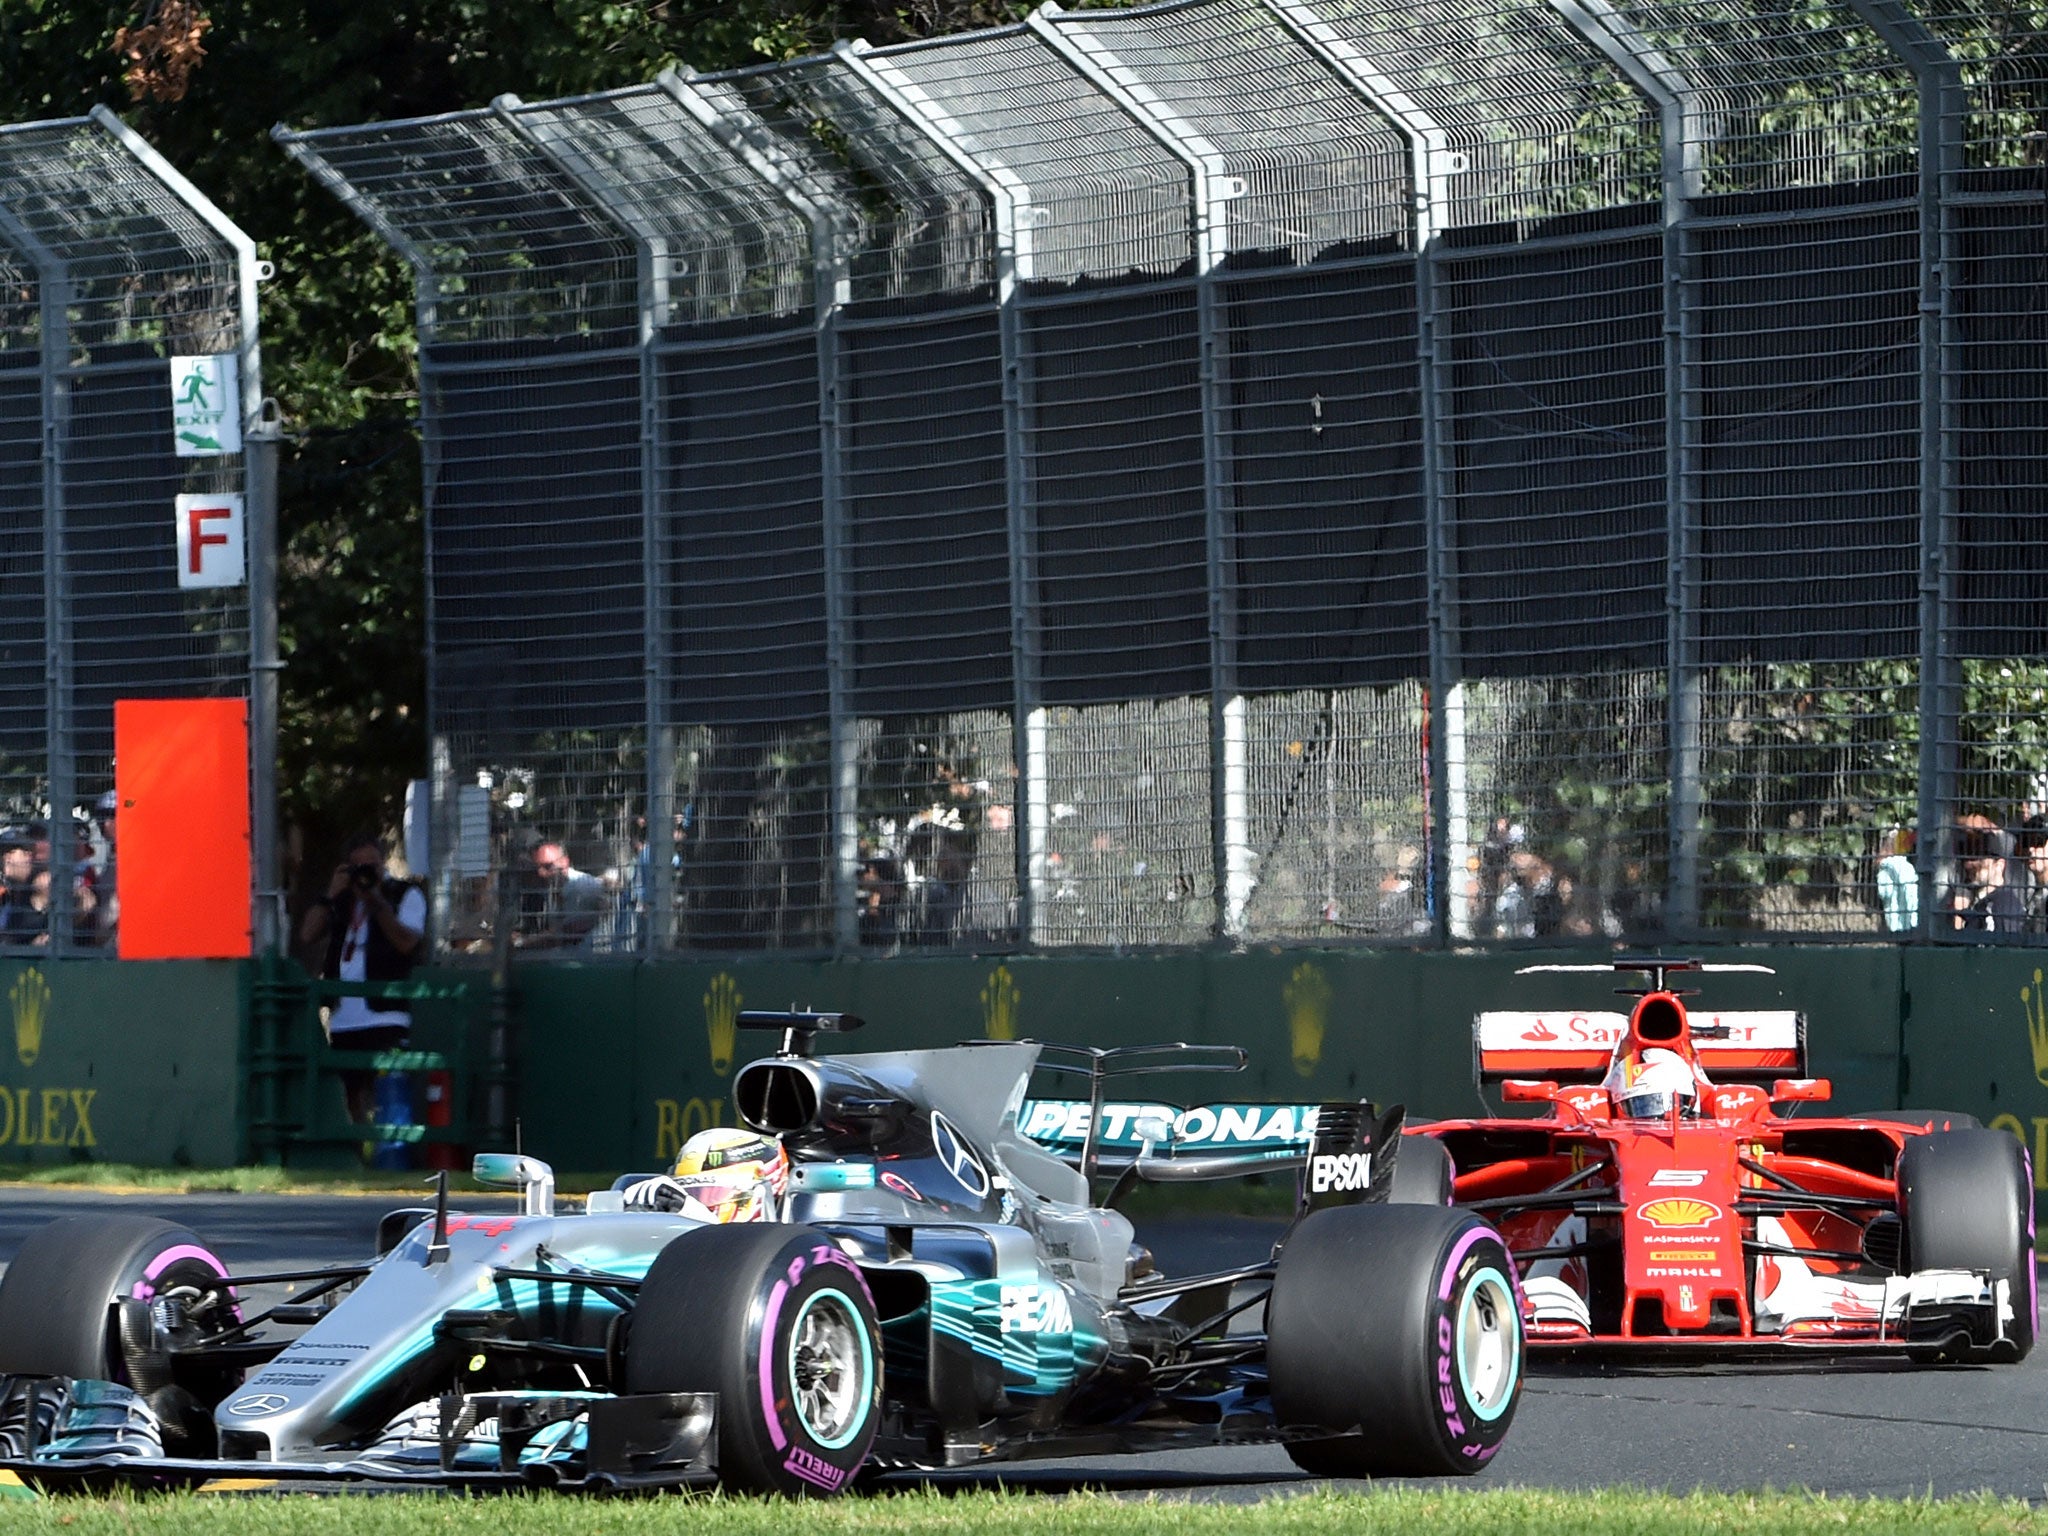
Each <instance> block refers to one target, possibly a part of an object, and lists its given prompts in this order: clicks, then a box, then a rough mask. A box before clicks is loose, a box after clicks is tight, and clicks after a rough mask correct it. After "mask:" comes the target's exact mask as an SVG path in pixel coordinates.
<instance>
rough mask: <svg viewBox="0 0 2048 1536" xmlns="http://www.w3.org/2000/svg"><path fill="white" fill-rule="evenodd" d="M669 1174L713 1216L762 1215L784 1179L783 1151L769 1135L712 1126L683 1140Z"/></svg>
mask: <svg viewBox="0 0 2048 1536" xmlns="http://www.w3.org/2000/svg"><path fill="white" fill-rule="evenodd" d="M671 1177H673V1178H674V1179H675V1181H676V1183H677V1184H679V1185H681V1186H682V1188H683V1192H684V1193H685V1194H687V1195H688V1196H689V1197H690V1198H691V1199H692V1200H694V1201H696V1202H697V1203H698V1204H699V1205H701V1206H703V1207H704V1208H705V1209H706V1210H707V1211H709V1212H710V1213H711V1215H712V1218H713V1219H714V1220H716V1221H768V1220H771V1219H772V1218H773V1217H774V1215H775V1202H776V1201H777V1200H778V1199H780V1198H781V1195H782V1192H783V1190H784V1189H785V1188H786V1187H787V1186H788V1183H789V1154H788V1153H787V1152H785V1151H783V1150H782V1143H781V1142H779V1141H777V1140H776V1139H775V1138H774V1137H772V1136H759V1135H756V1134H755V1133H754V1132H752V1131H743V1130H738V1129H736V1128H734V1127H732V1126H713V1127H712V1128H711V1129H710V1130H708V1131H699V1132H698V1133H697V1134H696V1135H694V1136H692V1137H691V1138H690V1139H689V1140H688V1141H686V1142H684V1143H683V1149H682V1151H681V1152H679V1153H677V1154H676V1166H675V1170H674V1172H673V1174H672V1175H671Z"/></svg>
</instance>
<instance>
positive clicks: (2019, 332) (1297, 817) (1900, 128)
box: [278, 0, 2048, 956]
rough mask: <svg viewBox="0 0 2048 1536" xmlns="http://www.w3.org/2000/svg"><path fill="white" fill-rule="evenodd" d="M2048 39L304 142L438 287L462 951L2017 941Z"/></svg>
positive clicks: (437, 604)
mask: <svg viewBox="0 0 2048 1536" xmlns="http://www.w3.org/2000/svg"><path fill="white" fill-rule="evenodd" d="M2044 21H2048V17H2044V14H2043V13H2042V11H2041V10H2040V8H2039V6H2038V5H2030V4H2021V3H2015V0H1996V3H1993V4H1991V5H1988V6H1987V5H1980V4H1971V5H1967V6H1966V5H1963V4H1961V3H1960V0H1840V3H1828V0H1815V3H1811V4H1805V5H1802V6H1801V7H1799V8H1797V9H1796V10H1795V11H1789V12H1788V11H1784V10H1782V9H1780V10H1770V9H1768V8H1761V7H1755V6H1752V5H1748V4H1736V3H1730V0H1662V3H1654V0H1629V3H1616V0H1551V3H1549V4H1539V3H1514V4H1503V3H1500V0H1401V3H1398V4H1397V3H1395V0H1191V3H1178V4H1166V5H1154V6H1148V7H1144V8H1127V9H1112V8H1102V9H1089V10H1082V11H1073V12H1068V11H1064V10H1062V9H1060V8H1059V7H1058V6H1056V5H1047V6H1045V7H1043V8H1041V9H1040V10H1039V11H1038V12H1037V13H1035V14H1034V15H1033V16H1031V18H1030V19H1029V20H1028V22H1026V23H1024V24H1022V25H1018V26H1014V27H1009V28H1004V29H999V30H994V31H986V32H979V33H973V34H967V35H962V36H958V37H951V38H946V39H942V40H938V41H933V42H928V43H920V44H915V45H908V46H903V47H894V48H884V49H873V48H869V47H867V46H865V45H862V44H857V43H855V44H846V45H842V46H840V47H838V48H836V49H835V50H833V51H832V52H831V53H829V54H827V55H824V56H821V57H816V58H808V59H802V60H797V61H795V62H792V63H788V64H783V65H776V66H771V67H764V68H759V69H753V70H746V71H737V72H728V73H724V74H711V75H702V74H694V73H689V72H672V73H670V74H667V75H664V76H663V77H662V78H661V79H660V80H658V81H656V82H654V83H652V84H650V85H646V86H639V87H634V88H631V89H628V90H623V91H617V92H612V93H608V94H605V95H601V96H594V97H589V98H583V99H578V100H571V101H558V102H548V103H541V104H529V103H524V102H521V101H519V100H517V99H515V98H510V97H507V98H503V99H500V100H499V101H497V102H495V103H493V104H492V106H491V107H490V108H488V109H486V110H481V111H474V112H465V113H460V114H455V115H453V116H448V117H442V118H436V119H431V120H420V121H411V122H393V123H379V124H371V125H366V126H363V127H359V128H345V129H334V130H325V131H319V132H307V133H294V132H289V131H286V130H283V129H280V130H279V132H278V137H279V139H280V140H281V142H282V143H283V144H284V145H285V146H286V148H287V149H288V150H289V151H290V152H291V153H292V154H293V155H295V156H296V157H297V158H298V159H299V160H301V161H302V162H303V163H304V164H305V165H306V166H307V167H308V168H309V169H310V170H311V171H312V172H313V174H315V175H316V176H318V177H319V178H320V179H321V180H322V181H323V182H324V183H325V184H327V185H328V186H329V187H330V188H332V189H333V190H334V191H335V192H336V193H337V194H338V195H340V196H341V197H342V198H344V199H345V200H346V201H347V202H348V203H349V204H350V205H351V206H352V207H353V208H354V209H355V210H356V211H357V212H358V213H359V214H360V215H361V216H362V217H363V218H364V219H365V220H367V221H368V222H369V223H370V224H371V225H372V226H373V227H374V228H376V229H377V230H378V231H379V232H380V233H381V234H382V236H383V237H384V238H385V239H386V240H388V241H389V242H390V244H391V245H392V246H393V248H394V249H396V250H397V251H399V252H400V253H401V254H402V255H403V256H404V257H405V258H406V259H407V260H408V261H409V262H410V263H411V265H412V267H413V269H414V271H415V272H416V273H417V276H418V282H419V317H420V337H421V351H420V368H421V390H422V401H421V425H422V430H423V432H424V434H425V438H426V444H427V449H428V454H427V462H428V466H429V468H428V476H429V479H428V517H429V522H430V530H429V545H430V557H431V560H432V572H431V577H432V580H431V599H432V604H433V611H432V615H431V625H430V644H431V646H432V653H431V657H430V661H431V684H430V686H431V694H432V697H431V701H430V707H431V714H432V732H433V739H434V743H435V754H436V756H435V807H436V809H435V826H436V831H437V842H436V849H437V853H436V870H437V875H438V877H439V882H438V900H439V908H440V913H441V916H442V919H443V927H442V933H443V936H444V938H445V939H446V941H447V942H448V943H449V944H450V945H451V946H452V947H453V948H455V949H457V950H463V949H473V948H489V947H491V946H493V945H494V944H508V943H515V942H516V943H519V944H522V945H525V946H530V947H531V948H532V949H533V950H534V951H535V952H536V953H555V954H565V955H579V956H580V955H588V954H593V953H613V954H652V953H660V952H663V951H669V950H683V951H697V952H724V951H731V950H740V949H749V948H766V949H778V950H811V951H823V950H839V951H842V952H855V951H866V952H879V951H884V950H893V949H897V948H903V949H918V948H933V947H951V948H964V947H981V948H1004V947H1013V946H1014V947H1021V948H1030V947H1047V948H1051V947H1062V946H1100V947H1111V948H1121V947H1133V946H1154V945H1187V944H1196V943H1202V942H1206V941H1211V940H1215V939H1222V940H1227V941H1234V942H1245V943H1252V942H1259V943H1263V942H1327V941H1330V940H1333V939H1358V940H1379V941H1392V942H1408V943H1427V942H1446V941H1451V940H1464V939H1482V940H1484V939H1498V940H1511V939H1516V938H1530V939H1538V938H1541V939H1556V938H1571V937H1579V938H1585V939H1588V940H1617V939H1641V940H1646V941H1647V940H1651V939H1655V938H1661V937H1670V938H1677V939H1684V938H1688V937H1714V936H1723V937H1734V936H1739V935H1745V934H1788V933H1796V934H1802V935H1812V936H1816V937H1844V938H1848V937H1859V936H1860V937H1874V936H1879V935H1887V934H1889V935H1893V936H1898V937H1904V936H1909V935H1917V936H1919V937H1921V938H1925V939H1930V940H1931V939H1942V938H1955V937H1983V936H1984V935H1983V933H1982V932H1981V931H1978V932H1970V931H1967V930H1958V929H1957V928H1956V926H1955V924H1954V921H1953V918H1952V916H1951V914H1950V912H1949V910H1948V906H1947V904H1948V903H1949V902H1950V901H1951V900H1952V899H1953V892H1954V890H1956V889H1961V890H1962V891H1964V893H1965V897H1966V898H1968V897H1970V896H1974V895H1976V894H1979V893H1980V892H1981V890H1982V888H1983V887H1984V886H1985V884H1986V883H1987V882H1988V881H1989V880H1990V878H1991V872H1992V870H1993V866H1997V867H1999V868H2003V869H2005V870H2008V871H2009V872H2010V873H2011V875H2012V880H2013V884H2014V887H2015V892H2014V897H2013V899H2014V900H2015V901H2021V902H2024V901H2026V900H2030V899H2031V898H2032V894H2033V892H2032V890H2031V888H2030V887H2028V885H2027V877H2026V875H2025V873H2024V861H2023V858H2022V857H2021V853H2022V850H2021V849H2019V848H2018V847H2016V846H2014V843H2013V840H2012V837H2011V834H2012V833H2013V832H2014V831H2018V830H2021V827H2020V824H2021V822H2022V821H2023V819H2024V818H2025V817H2026V816H2028V815H2029V814H2033V813H2038V812H2041V811H2043V810H2048V804H2044V802H2048V781H2044V778H2043V775H2044V774H2048V724H2044V721H2048V710H2044V707H2043V706H2044V704H2048V698H2044V694H2048V436H2044V429H2048V345H2044V344H2048V137H2044V135H2048V50H2044V49H2043V48H2042V47H2041V45H2040V38H2041V37H2042V36H2043V35H2044ZM1914 831H1924V833H1925V835H1924V836H1920V837H1919V838H1918V839H1917V842H1915V840H1914V839H1913V838H1912V837H1911V836H1909V835H1907V834H1910V833H1911V832H1914ZM549 843H559V844H561V845H562V846H563V848H564V849H565V850H566V854H567V857H568V858H569V859H570V860H571V861H573V863H574V864H575V865H577V866H580V867H581V868H582V869H584V870H587V871H588V872H589V874H590V877H591V878H589V879H588V880H580V879H578V878H576V877H574V876H571V877H569V878H568V879H566V880H564V879H562V878H561V877H559V876H558V877H556V878H555V879H554V880H552V881H537V880H536V879H535V878H534V877H533V876H532V875H531V874H530V870H531V868H532V858H531V855H532V853H533V851H534V849H535V848H536V847H537V846H539V845H544V844H549ZM1902 850H1903V852H1902ZM1887 892H1888V893H1889V894H1887Z"/></svg>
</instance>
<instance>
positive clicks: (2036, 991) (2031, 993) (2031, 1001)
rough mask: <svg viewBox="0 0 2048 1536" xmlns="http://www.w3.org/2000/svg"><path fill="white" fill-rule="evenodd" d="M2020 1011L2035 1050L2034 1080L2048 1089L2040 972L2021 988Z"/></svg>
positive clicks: (2047, 1029) (2046, 1002)
mask: <svg viewBox="0 0 2048 1536" xmlns="http://www.w3.org/2000/svg"><path fill="white" fill-rule="evenodd" d="M2020 1011H2021V1012H2022V1013H2024V1014H2026V1016H2027V1040H2028V1043H2029V1044H2031V1045H2032V1046H2033V1048H2034V1080H2035V1081H2036V1082H2038V1083H2039V1084H2040V1085H2041V1086H2042V1087H2044V1088H2048V993H2043V991H2042V990H2041V973H2040V972H2039V971H2036V972H2034V984H2033V985H2032V986H2031V987H2021V988H2020ZM2025 1139H2026V1138H2024V1137H2022V1138H2021V1140H2025Z"/></svg>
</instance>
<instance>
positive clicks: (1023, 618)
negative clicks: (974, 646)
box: [833, 42, 1050, 944]
mask: <svg viewBox="0 0 2048 1536" xmlns="http://www.w3.org/2000/svg"><path fill="white" fill-rule="evenodd" d="M833 52H834V53H835V54H836V55H837V56H838V57H839V58H840V59H841V60H842V61H843V62H844V63H845V64H846V65H847V67H848V68H850V69H851V70H852V71H853V72H854V73H855V74H856V75H857V76H859V77H860V79H861V81H862V82H863V83H864V84H865V85H867V86H868V88H869V89H870V90H872V91H874V92H875V94H876V95H877V96H879V97H881V98H882V100H884V101H886V102H887V103H888V104H889V105H890V106H891V107H892V108H894V109H895V110H896V112H897V113H899V114H900V115H901V116H902V117H903V118H904V119H905V120H906V121H907V122H909V123H911V124H912V125H914V126H915V127H917V128H918V129H919V130H920V131H921V132H922V133H924V135H925V136H926V137H927V138H928V139H929V140H930V141H931V143H932V145H933V147H935V148H936V149H937V150H938V151H939V153H940V154H942V155H944V156H945V157H946V159H947V160H948V161H949V162H950V163H951V164H953V165H954V166H955V167H956V168H958V169H959V170H960V171H961V172H962V173H964V174H965V175H967V176H968V177H969V178H971V179H972V180H973V181H974V182H975V183H976V184H978V185H979V186H980V187H981V189H982V191H983V192H984V193H985V194H986V195H987V197H988V199H989V206H990V208H991V209H992V211H993V212H994V215H995V235H996V250H995V257H996V304H997V312H996V326H997V337H998V342H999V345H1000V347H1001V352H1002V369H1003V476H1004V490H1005V501H1006V504H1007V505H1006V509H1005V510H1006V532H1007V539H1008V544H1009V556H1010V654H1011V666H1012V670H1013V683H1012V692H1011V696H1012V699H1013V703H1012V717H1013V718H1012V730H1011V736H1012V740H1013V742H1014V750H1015V752H1016V758H1017V821H1018V836H1017V852H1016V862H1017V870H1016V878H1017V932H1018V938H1019V940H1020V941H1021V942H1023V943H1025V944H1029V943H1030V942H1031V940H1032V938H1033V937H1034V936H1035V934H1036V933H1037V930H1038V915H1039V912H1040V910H1041V908H1042V906H1043V902H1044V895H1045V892H1044V885H1045V852H1046V829H1047V826H1048V824H1049V820H1050V799H1049V796H1048V795H1047V793H1046V774H1047V771H1048V748H1047V742H1046V731H1047V723H1046V713H1045V707H1044V705H1043V703H1042V702H1041V690H1040V686H1039V667H1038V657H1039V654H1040V641H1039V637H1038V618H1037V612H1038V583H1037V574H1036V564H1037V562H1036V555H1037V519H1036V518H1035V517H1034V516H1033V515H1032V511H1031V481H1030V473H1029V467H1028V463H1027V459H1026V446H1027V445H1026V438H1025V431H1024V394H1025V391H1024V378H1023V358H1022V353H1023V337H1022V329H1023V328H1022V326H1021V325H1020V324H1019V321H1018V315H1017V284H1018V282H1019V281H1020V280H1026V279H1029V278H1030V276H1031V229H1032V225H1033V220H1034V217H1035V213H1034V210H1033V209H1032V207H1031V205H1030V191H1029V189H1028V188H1027V187H1025V185H1024V184H1023V182H1022V181H1020V180H1019V179H1018V177H1017V175H1016V174H1015V173H1014V172H1013V171H1011V170H1010V169H1009V167H1007V166H1004V165H1000V164H995V163H990V164H986V165H984V164H983V163H982V162H981V161H980V160H979V159H978V158H976V157H975V156H973V155H970V154H968V153H967V152H966V151H965V150H963V149H962V148H961V147H960V146H961V143H962V141H963V140H964V139H965V138H966V135H965V134H964V133H963V132H962V130H961V129H960V126H959V125H958V124H957V123H955V122H954V121H953V120H952V119H951V117H950V116H948V115H947V113H946V111H945V109H944V108H943V107H941V106H940V105H939V104H938V103H936V102H934V101H933V100H932V99H931V98H930V97H929V96H928V95H926V94H925V92H924V91H923V90H922V89H921V88H920V87H919V86H918V85H917V83H916V82H915V81H913V80H910V79H909V78H907V77H906V76H905V75H904V73H903V71H902V70H901V69H900V68H899V67H897V66H896V65H895V64H894V63H893V61H892V60H891V59H890V58H889V56H888V55H886V54H875V53H872V52H871V51H870V50H869V48H868V45H867V44H866V43H865V42H859V43H841V44H839V45H838V46H837V47H836V48H834V50H833Z"/></svg>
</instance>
